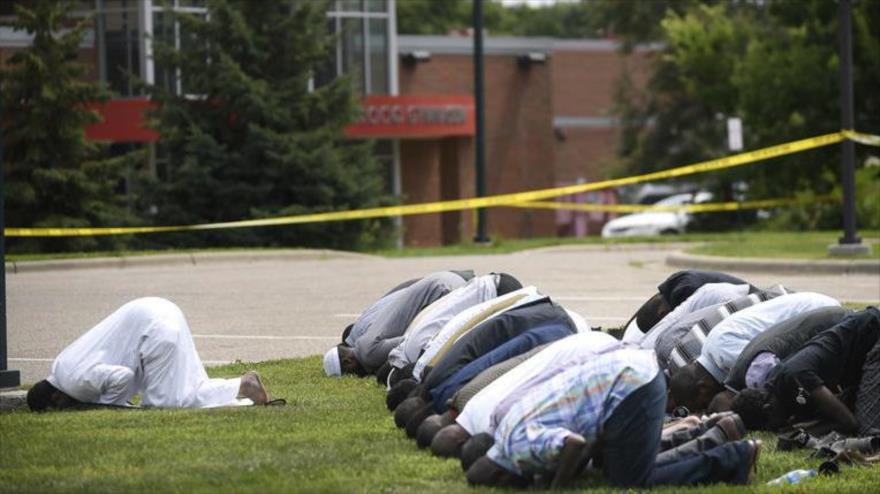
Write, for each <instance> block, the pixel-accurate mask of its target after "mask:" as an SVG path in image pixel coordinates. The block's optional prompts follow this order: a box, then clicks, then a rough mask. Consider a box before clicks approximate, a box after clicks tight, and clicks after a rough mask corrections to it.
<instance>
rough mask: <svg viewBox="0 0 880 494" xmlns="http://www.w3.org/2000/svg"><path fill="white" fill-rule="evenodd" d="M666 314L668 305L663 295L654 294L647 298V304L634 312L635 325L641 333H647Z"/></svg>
mask: <svg viewBox="0 0 880 494" xmlns="http://www.w3.org/2000/svg"><path fill="white" fill-rule="evenodd" d="M666 314H669V304H668V303H666V299H665V298H663V295H661V294H659V293H656V294H654V296H653V297H651V298H649V299H648V301H647V302H645V303H644V305H642V306H641V307H640V308H639V310H637V311H636V315H635V318H636V324H637V325H638V326H639V329H640V330H641V331H642V332H643V333H647V332H648V330H649V329H651V328H653V327H654V326H655V325H656V324H657V323H658V322H660V320H661V319H663V318H664V317H665V316H666Z"/></svg>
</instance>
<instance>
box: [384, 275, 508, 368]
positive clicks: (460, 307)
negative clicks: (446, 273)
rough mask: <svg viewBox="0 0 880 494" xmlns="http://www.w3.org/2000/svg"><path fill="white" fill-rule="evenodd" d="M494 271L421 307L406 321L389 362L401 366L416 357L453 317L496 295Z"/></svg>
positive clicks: (413, 360) (390, 354)
mask: <svg viewBox="0 0 880 494" xmlns="http://www.w3.org/2000/svg"><path fill="white" fill-rule="evenodd" d="M497 280H498V275H497V274H487V275H483V276H477V277H475V278H472V279H471V280H470V281H468V282H467V283H466V284H465V285H464V286H462V287H459V288H456V289H455V290H453V291H451V292H449V293H447V294H446V295H444V296H443V297H441V298H440V299H438V300H437V301H435V302H434V303H433V304H431V305H429V306H427V307H425V308H424V309H422V311H421V312H419V314H418V315H417V316H416V318H415V319H413V321H412V322H411V323H410V324H409V327H407V329H406V333H404V338H403V341H401V342H400V344H399V345H397V346H396V347H394V349H393V350H391V352H390V353H389V354H388V362H389V363H391V365H393V366H394V367H397V368H398V369H402V368H403V367H406V366H407V365H408V364H410V363H412V362H415V361H416V360H417V359H418V358H419V354H420V353H421V352H422V349H423V348H425V346H426V345H427V344H428V342H429V341H431V338H433V337H434V335H436V334H437V333H438V332H439V331H440V330H441V329H442V328H443V326H445V325H446V323H448V322H449V321H450V320H451V319H452V318H453V317H455V316H456V315H458V314H460V313H461V312H462V311H464V310H467V309H468V308H470V307H473V306H475V305H477V304H480V303H483V302H485V301H486V300H491V299H493V298H495V297H496V293H497V287H496V284H497Z"/></svg>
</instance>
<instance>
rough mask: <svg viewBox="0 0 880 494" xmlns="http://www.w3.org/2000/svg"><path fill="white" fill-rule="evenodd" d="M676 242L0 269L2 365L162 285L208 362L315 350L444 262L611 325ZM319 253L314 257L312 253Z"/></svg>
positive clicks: (850, 293) (865, 295)
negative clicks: (2, 286)
mask: <svg viewBox="0 0 880 494" xmlns="http://www.w3.org/2000/svg"><path fill="white" fill-rule="evenodd" d="M675 248H676V246H675V245H669V244H666V245H644V246H637V245H628V246H621V247H620V248H616V249H613V250H607V249H606V248H605V247H602V246H566V247H553V248H544V249H536V250H531V251H525V252H518V253H513V254H503V255H475V256H455V257H426V258H403V259H386V258H380V257H372V256H365V255H354V254H343V253H340V254H338V255H335V254H330V255H322V256H302V257H301V258H296V257H291V258H286V259H278V258H272V257H267V258H266V259H263V260H254V259H253V258H247V259H244V258H242V259H237V258H235V257H234V256H233V257H229V256H226V257H224V258H222V259H218V260H217V261H216V262H200V263H197V264H170V265H164V264H162V263H157V264H155V265H151V266H142V265H135V266H131V267H126V268H124V269H120V268H106V267H104V268H93V269H76V270H49V271H43V272H18V273H15V272H10V271H7V274H6V286H7V293H6V296H7V320H8V323H7V326H8V350H9V368H11V369H19V370H21V372H22V382H23V383H33V382H36V381H37V380H39V379H42V378H43V377H45V376H46V374H47V373H48V370H49V367H50V365H51V362H52V359H53V358H54V357H55V355H56V354H57V353H58V352H59V351H60V350H61V349H63V348H64V347H65V346H66V345H67V344H68V343H70V342H71V341H73V340H74V339H75V338H76V337H78V336H79V335H80V334H82V333H84V332H85V331H87V330H88V329H89V328H91V327H92V326H93V325H94V324H95V323H97V322H98V321H100V320H101V319H102V318H103V317H105V316H106V315H108V314H110V313H111V312H112V311H113V310H115V309H116V308H117V307H119V306H120V305H122V304H123V303H125V302H127V301H129V300H131V299H134V298H138V297H144V296H161V297H165V298H167V299H170V300H172V301H173V302H175V303H177V304H178V305H179V306H180V307H181V308H182V309H183V312H184V313H185V314H186V317H187V319H188V321H189V324H190V328H191V330H192V333H193V335H194V337H195V340H196V347H197V348H198V350H199V353H200V355H201V357H202V359H203V360H204V361H205V363H206V364H208V365H210V364H217V363H223V362H230V361H235V360H242V361H261V360H269V359H279V358H289V357H300V356H306V355H313V354H319V353H323V351H324V350H325V349H326V348H328V347H330V346H331V345H333V344H335V343H336V342H337V341H338V339H339V334H340V333H341V331H342V329H343V328H344V327H345V326H346V325H347V324H348V323H349V322H351V321H353V320H354V318H355V317H357V314H358V313H359V312H360V311H361V310H363V309H364V308H365V307H366V306H367V305H369V304H370V303H372V302H373V301H374V300H375V299H376V298H378V297H380V296H381V295H382V294H384V293H385V292H386V291H387V290H388V289H389V288H390V287H392V286H394V285H395V284H397V283H398V282H399V281H402V280H404V279H408V278H413V277H417V276H421V275H424V274H425V273H428V272H432V271H438V270H442V269H473V270H475V271H476V272H477V273H478V274H484V273H487V272H491V271H504V272H508V273H511V274H513V275H514V276H516V277H517V278H519V279H520V280H521V281H522V282H523V284H531V285H535V286H537V287H538V288H539V289H540V290H541V291H542V292H544V293H546V294H548V295H551V296H553V297H554V299H555V300H557V301H558V302H560V303H561V304H562V305H564V306H566V307H567V308H569V309H572V310H574V311H577V312H579V313H581V314H583V315H584V316H585V317H586V318H587V320H588V321H589V322H590V323H591V324H592V325H593V326H603V327H614V326H620V325H622V324H623V323H624V322H626V319H628V318H629V316H630V315H632V313H633V312H634V311H635V309H636V308H638V306H639V305H640V304H641V302H642V301H644V300H645V299H646V298H647V297H649V296H650V295H652V294H653V293H654V292H655V287H656V285H657V284H659V283H660V282H661V281H662V280H663V279H664V278H665V277H666V276H668V275H669V274H671V273H672V272H674V271H676V270H677V269H678V268H672V267H669V266H667V265H666V264H665V262H664V261H665V259H666V256H667V255H668V254H669V253H670V252H671V251H672V250H674V249H675ZM316 257H320V258H316ZM732 273H733V274H736V275H739V276H741V277H742V278H744V279H746V280H748V281H750V282H751V283H753V284H755V285H757V286H762V287H763V286H769V285H772V284H774V283H782V284H784V285H785V286H787V287H789V288H791V289H793V290H797V291H818V292H821V293H825V294H827V295H830V296H832V297H835V298H837V299H839V300H841V301H846V302H859V303H862V302H863V303H872V304H876V303H877V302H878V300H880V277H878V276H877V275H867V274H859V275H856V274H850V275H831V274H828V275H808V274H789V275H777V274H767V273H749V272H735V271H734V272H732Z"/></svg>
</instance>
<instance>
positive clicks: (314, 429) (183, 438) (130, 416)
mask: <svg viewBox="0 0 880 494" xmlns="http://www.w3.org/2000/svg"><path fill="white" fill-rule="evenodd" d="M251 367H255V368H256V369H258V370H259V371H260V372H261V373H262V374H263V376H264V378H265V381H266V383H267V385H268V386H269V388H270V389H271V390H272V392H273V394H274V395H276V396H278V397H284V398H287V400H288V405H287V406H286V407H268V408H263V407H260V408H235V409H215V410H176V411H163V410H97V411H79V412H65V413H46V414H33V413H30V412H26V411H18V412H12V413H4V414H0V448H2V454H0V491H2V492H50V491H51V492H114V493H115V492H193V491H196V492H215V491H223V492H267V491H268V492H369V493H374V492H418V493H420V494H425V493H434V492H442V493H449V492H498V491H496V490H490V489H472V488H470V487H468V485H467V483H466V481H465V479H464V475H463V474H462V472H461V469H460V467H459V465H458V462H457V461H454V460H442V459H438V458H435V457H433V456H431V455H430V453H428V452H426V451H422V450H419V449H418V448H417V447H416V445H415V443H414V442H413V441H411V440H409V439H407V438H406V435H405V434H404V433H403V432H402V431H400V430H398V429H396V428H395V427H394V422H393V420H392V418H391V416H390V414H389V413H388V411H387V410H386V408H385V401H384V392H383V389H382V388H380V387H379V386H378V385H377V384H376V382H375V380H373V379H357V378H353V377H346V378H342V379H328V378H325V377H323V372H322V370H321V363H320V358H318V357H310V358H305V359H296V360H283V361H272V362H265V363H260V364H256V365H254V366H250V365H243V364H234V365H228V366H223V367H217V368H212V369H210V374H211V375H212V376H236V375H239V374H241V373H242V372H244V371H245V370H247V369H249V368H251ZM761 437H762V438H764V439H765V450H764V452H763V453H762V456H761V461H760V463H759V468H758V476H757V480H758V482H759V483H763V482H766V481H767V480H770V479H772V478H775V477H777V476H779V475H781V474H783V473H785V472H787V471H789V470H792V469H795V468H804V467H809V468H815V467H817V466H818V464H819V462H818V461H816V460H812V459H808V458H807V453H805V452H789V453H776V452H775V451H773V449H774V445H775V441H774V439H773V436H772V435H762V436H761ZM878 485H880V469H878V468H845V469H844V470H843V472H842V473H841V475H839V476H837V477H834V478H817V479H811V480H809V481H807V483H804V484H802V486H800V487H795V488H794V489H791V488H789V489H786V490H785V492H795V491H801V492H814V491H827V492H831V491H834V492H870V491H874V492H876V490H877V488H878V487H877V486H878ZM600 486H601V483H600V482H599V481H598V479H597V478H596V477H595V476H588V477H587V478H585V479H584V480H583V481H581V483H580V484H579V485H578V487H579V488H590V489H594V488H595V489H596V490H597V491H599V492H610V490H608V489H603V488H600ZM777 489H778V488H759V489H757V490H766V491H770V490H773V491H776V490H777ZM658 490H660V491H663V492H673V491H679V490H682V489H658ZM743 490H756V489H755V488H747V489H744V488H742V487H731V486H714V487H710V488H709V487H704V488H702V489H700V491H705V492H714V493H721V492H741V491H743Z"/></svg>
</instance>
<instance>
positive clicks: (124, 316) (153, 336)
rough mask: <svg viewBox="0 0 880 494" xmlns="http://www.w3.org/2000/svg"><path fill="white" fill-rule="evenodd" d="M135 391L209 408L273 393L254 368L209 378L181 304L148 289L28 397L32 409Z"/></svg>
mask: <svg viewBox="0 0 880 494" xmlns="http://www.w3.org/2000/svg"><path fill="white" fill-rule="evenodd" d="M138 393H143V394H142V396H141V401H140V404H141V406H144V407H161V408H209V407H219V406H237V405H247V404H252V403H260V404H264V403H267V402H269V401H270V397H269V394H268V392H267V391H266V390H265V388H264V387H263V385H262V382H261V381H260V377H259V374H257V373H256V372H248V373H245V375H243V376H242V377H240V378H233V379H210V378H208V375H207V373H206V372H205V369H204V367H203V366H202V362H201V360H200V359H199V356H198V352H196V348H195V344H194V343H193V340H192V334H191V333H190V329H189V325H188V324H187V322H186V318H185V317H184V315H183V312H181V310H180V309H179V308H178V307H177V306H176V305H175V304H173V303H172V302H170V301H168V300H165V299H162V298H157V297H148V298H140V299H136V300H133V301H131V302H129V303H127V304H125V305H123V306H122V307H120V308H119V309H117V310H116V311H115V312H113V313H112V314H111V315H110V316H108V317H106V318H105V319H104V320H102V321H101V322H99V323H98V324H97V325H96V326H95V327H93V328H92V329H90V330H89V331H88V332H86V333H85V334H84V335H83V336H81V337H80V338H78V339H77V340H76V341H74V342H73V343H72V344H70V345H69V346H68V347H67V348H65V349H64V350H63V351H62V352H61V353H60V354H59V355H58V357H57V358H56V359H55V361H54V362H53V364H52V370H51V373H50V375H49V376H48V377H47V378H46V380H45V381H41V382H40V383H38V384H37V385H36V386H35V387H34V388H32V389H31V390H30V391H29V393H28V405H29V406H31V409H33V410H37V411H41V410H45V409H61V408H67V407H69V406H75V405H77V404H99V405H125V404H127V403H128V402H129V400H131V399H132V398H133V397H134V396H135V395H137V394H138ZM62 395H63V396H62ZM239 396H244V397H246V398H249V400H239V399H238V397H239ZM56 398H61V400H60V401H58V400H56Z"/></svg>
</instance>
